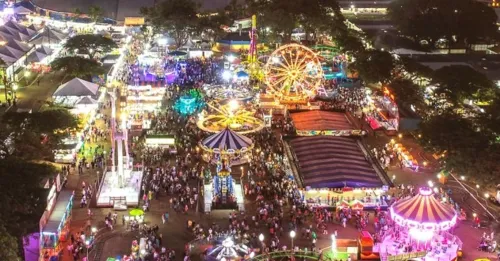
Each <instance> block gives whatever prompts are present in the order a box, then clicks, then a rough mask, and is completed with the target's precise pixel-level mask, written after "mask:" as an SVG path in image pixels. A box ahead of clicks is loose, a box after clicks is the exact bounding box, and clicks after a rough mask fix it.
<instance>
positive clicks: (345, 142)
mask: <svg viewBox="0 0 500 261" xmlns="http://www.w3.org/2000/svg"><path fill="white" fill-rule="evenodd" d="M290 144H291V146H292V149H293V152H294V153H295V155H296V158H297V161H298V167H299V172H300V175H301V177H302V180H303V185H304V186H309V187H311V188H342V187H346V186H347V187H353V188H362V187H368V188H375V187H381V186H382V185H384V183H383V181H382V180H381V179H380V178H379V176H378V174H377V172H376V170H375V168H374V167H373V165H372V164H371V163H370V162H368V161H367V156H366V155H365V154H364V152H363V151H362V149H361V148H360V147H359V145H358V143H357V141H356V140H355V139H353V138H349V137H334V136H313V137H300V138H295V139H293V140H292V141H291V142H290Z"/></svg>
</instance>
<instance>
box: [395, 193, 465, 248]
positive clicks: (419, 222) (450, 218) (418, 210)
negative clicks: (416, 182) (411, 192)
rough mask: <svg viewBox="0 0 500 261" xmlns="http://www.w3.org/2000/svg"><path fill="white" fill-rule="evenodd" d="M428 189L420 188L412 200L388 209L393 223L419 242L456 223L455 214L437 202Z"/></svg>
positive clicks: (449, 208)
mask: <svg viewBox="0 0 500 261" xmlns="http://www.w3.org/2000/svg"><path fill="white" fill-rule="evenodd" d="M432 194H433V193H432V190H431V189H429V188H421V189H420V191H419V194H418V195H416V196H414V197H413V198H410V199H406V200H401V201H398V202H396V203H394V204H393V205H392V206H391V208H390V213H391V218H392V220H394V222H395V223H396V224H397V225H399V226H401V227H406V228H408V229H409V234H410V235H411V236H412V237H413V238H415V239H417V240H420V241H426V240H429V239H431V238H432V236H433V234H434V232H439V231H446V230H449V229H451V228H452V227H453V226H454V225H455V224H456V223H457V213H456V212H455V210H454V209H453V208H451V207H449V206H447V205H444V204H442V203H441V202H439V201H438V200H437V199H436V198H435V197H434V196H433V195H432Z"/></svg>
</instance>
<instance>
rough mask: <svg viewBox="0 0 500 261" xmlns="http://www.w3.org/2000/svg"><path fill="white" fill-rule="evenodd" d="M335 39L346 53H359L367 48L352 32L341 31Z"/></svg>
mask: <svg viewBox="0 0 500 261" xmlns="http://www.w3.org/2000/svg"><path fill="white" fill-rule="evenodd" d="M335 40H336V43H337V45H338V46H339V47H340V50H341V51H342V52H344V53H353V54H358V53H360V52H362V51H364V50H365V47H364V45H363V42H362V41H361V40H360V38H359V37H357V36H355V35H353V34H352V33H349V32H346V33H341V34H339V35H338V36H336V37H335Z"/></svg>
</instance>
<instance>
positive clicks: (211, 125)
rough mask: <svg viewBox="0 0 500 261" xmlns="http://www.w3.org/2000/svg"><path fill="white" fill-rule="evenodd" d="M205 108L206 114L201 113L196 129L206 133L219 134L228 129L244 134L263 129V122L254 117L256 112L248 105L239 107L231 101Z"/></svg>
mask: <svg viewBox="0 0 500 261" xmlns="http://www.w3.org/2000/svg"><path fill="white" fill-rule="evenodd" d="M207 106H208V108H207V109H208V112H206V111H203V112H201V113H200V114H199V116H198V121H197V125H198V128H200V129H202V130H204V131H206V132H220V131H222V130H224V129H226V128H229V129H231V130H233V131H235V132H237V133H240V134H246V133H252V132H257V131H260V130H262V129H263V128H264V121H263V120H261V119H260V118H259V117H257V116H256V115H257V111H256V110H255V109H254V108H253V107H252V106H251V105H249V104H247V106H241V105H240V102H238V101H237V100H231V101H229V102H228V103H226V104H220V103H218V102H211V103H207Z"/></svg>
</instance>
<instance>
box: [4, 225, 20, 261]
mask: <svg viewBox="0 0 500 261" xmlns="http://www.w3.org/2000/svg"><path fill="white" fill-rule="evenodd" d="M17 241H18V240H17V238H15V237H13V236H12V235H10V234H9V232H8V231H7V229H5V227H4V225H3V224H1V223H0V244H1V246H2V248H0V260H12V261H15V260H21V259H20V258H19V256H18V254H17V250H18V249H19V246H18V244H17Z"/></svg>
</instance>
